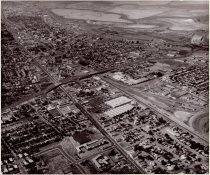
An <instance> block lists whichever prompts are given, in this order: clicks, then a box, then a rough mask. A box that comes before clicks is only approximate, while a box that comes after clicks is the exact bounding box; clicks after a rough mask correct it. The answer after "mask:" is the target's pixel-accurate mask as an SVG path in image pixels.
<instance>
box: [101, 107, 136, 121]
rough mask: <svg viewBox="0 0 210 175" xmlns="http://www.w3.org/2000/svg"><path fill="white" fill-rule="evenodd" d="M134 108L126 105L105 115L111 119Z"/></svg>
mask: <svg viewBox="0 0 210 175" xmlns="http://www.w3.org/2000/svg"><path fill="white" fill-rule="evenodd" d="M133 108H134V106H133V105H131V104H125V105H123V106H119V107H116V108H114V109H111V110H109V111H106V112H104V114H105V115H107V116H109V117H110V118H112V117H114V116H117V115H120V114H123V113H125V112H128V111H130V110H132V109H133Z"/></svg>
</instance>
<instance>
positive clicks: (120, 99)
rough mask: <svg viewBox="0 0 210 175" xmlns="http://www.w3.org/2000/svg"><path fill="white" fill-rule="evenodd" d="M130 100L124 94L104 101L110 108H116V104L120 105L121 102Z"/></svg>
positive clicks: (124, 102)
mask: <svg viewBox="0 0 210 175" xmlns="http://www.w3.org/2000/svg"><path fill="white" fill-rule="evenodd" d="M131 101H132V100H131V99H129V98H127V97H125V96H121V97H118V98H115V99H112V100H110V101H106V102H105V103H106V104H107V105H109V106H111V107H112V108H116V107H118V106H121V105H123V104H126V103H129V102H131Z"/></svg>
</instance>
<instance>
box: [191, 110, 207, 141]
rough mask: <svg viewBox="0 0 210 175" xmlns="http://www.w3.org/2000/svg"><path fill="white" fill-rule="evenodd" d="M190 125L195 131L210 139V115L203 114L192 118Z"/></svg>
mask: <svg viewBox="0 0 210 175" xmlns="http://www.w3.org/2000/svg"><path fill="white" fill-rule="evenodd" d="M189 125H190V127H192V128H193V129H195V130H197V131H199V132H200V133H201V134H203V135H204V136H205V137H206V138H208V135H209V134H208V132H209V113H207V112H206V113H203V114H200V115H195V116H193V117H191V118H190V120H189Z"/></svg>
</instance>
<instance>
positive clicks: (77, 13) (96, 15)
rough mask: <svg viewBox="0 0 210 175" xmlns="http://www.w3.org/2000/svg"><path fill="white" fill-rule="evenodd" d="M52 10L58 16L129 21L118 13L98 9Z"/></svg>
mask: <svg viewBox="0 0 210 175" xmlns="http://www.w3.org/2000/svg"><path fill="white" fill-rule="evenodd" d="M52 12H53V13H55V14H57V15H59V16H63V17H64V18H71V19H82V20H98V21H111V22H125V23H130V21H128V20H124V19H120V15H118V14H109V13H104V12H98V11H97V12H96V11H91V10H74V9H52Z"/></svg>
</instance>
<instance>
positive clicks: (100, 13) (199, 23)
mask: <svg viewBox="0 0 210 175" xmlns="http://www.w3.org/2000/svg"><path fill="white" fill-rule="evenodd" d="M154 3H155V2H152V3H151V2H144V1H142V2H60V3H56V5H55V3H53V2H50V3H48V2H43V3H42V4H43V6H44V7H45V8H47V9H50V10H51V11H52V12H53V13H54V14H55V15H58V16H60V17H63V18H64V19H66V20H70V19H77V20H84V21H86V22H87V23H89V24H93V25H95V24H96V25H102V24H106V25H114V26H117V27H123V28H127V29H137V30H141V29H142V30H144V29H151V30H164V31H166V30H169V31H170V30H174V31H188V32H191V31H195V30H200V29H201V30H206V29H208V17H207V14H208V6H207V4H205V3H204V4H202V5H199V6H197V4H196V2H195V3H194V2H192V3H188V2H183V6H182V4H180V3H179V4H177V3H175V2H170V1H163V2H157V3H155V6H154ZM58 4H59V5H58ZM157 7H158V8H157ZM91 20H93V21H91ZM120 23H121V24H120ZM127 24H130V25H127ZM164 26H165V27H164Z"/></svg>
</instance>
